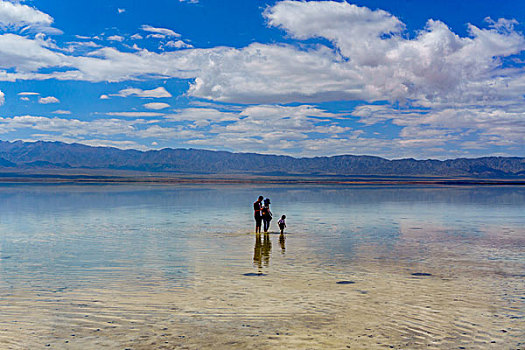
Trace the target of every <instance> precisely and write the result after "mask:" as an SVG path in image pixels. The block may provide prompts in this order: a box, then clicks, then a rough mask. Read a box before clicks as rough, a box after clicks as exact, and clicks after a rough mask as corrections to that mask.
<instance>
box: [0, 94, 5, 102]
mask: <svg viewBox="0 0 525 350" xmlns="http://www.w3.org/2000/svg"><path fill="white" fill-rule="evenodd" d="M4 103H5V94H4V92H3V91H1V90H0V106H2V105H3V104H4Z"/></svg>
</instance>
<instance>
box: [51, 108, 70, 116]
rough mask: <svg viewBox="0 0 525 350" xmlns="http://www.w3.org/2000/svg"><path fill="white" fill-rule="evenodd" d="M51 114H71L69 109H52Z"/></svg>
mask: <svg viewBox="0 0 525 350" xmlns="http://www.w3.org/2000/svg"><path fill="white" fill-rule="evenodd" d="M53 114H62V115H69V114H71V111H65V110H62V109H58V110H56V111H53Z"/></svg>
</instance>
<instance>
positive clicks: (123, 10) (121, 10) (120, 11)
mask: <svg viewBox="0 0 525 350" xmlns="http://www.w3.org/2000/svg"><path fill="white" fill-rule="evenodd" d="M124 12H126V9H121V8H118V9H117V13H118V14H119V15H120V14H121V13H124Z"/></svg>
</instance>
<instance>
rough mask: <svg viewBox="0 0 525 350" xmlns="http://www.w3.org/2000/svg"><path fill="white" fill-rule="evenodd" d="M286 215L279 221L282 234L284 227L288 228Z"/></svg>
mask: <svg viewBox="0 0 525 350" xmlns="http://www.w3.org/2000/svg"><path fill="white" fill-rule="evenodd" d="M285 220H286V215H283V216H281V219H280V220H279V221H277V224H278V225H279V228H280V229H281V234H283V233H284V229H285V228H286V221H285Z"/></svg>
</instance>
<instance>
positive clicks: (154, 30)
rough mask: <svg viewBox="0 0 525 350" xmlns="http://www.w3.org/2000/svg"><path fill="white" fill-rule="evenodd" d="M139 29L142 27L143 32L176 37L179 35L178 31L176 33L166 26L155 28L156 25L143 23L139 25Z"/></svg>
mask: <svg viewBox="0 0 525 350" xmlns="http://www.w3.org/2000/svg"><path fill="white" fill-rule="evenodd" d="M140 29H142V30H143V31H145V32H150V33H156V34H161V35H164V36H168V37H176V38H178V37H180V36H181V35H180V34H179V33H176V32H174V31H173V30H171V29H167V28H156V27H152V26H150V25H146V24H144V25H143V26H141V27H140Z"/></svg>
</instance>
